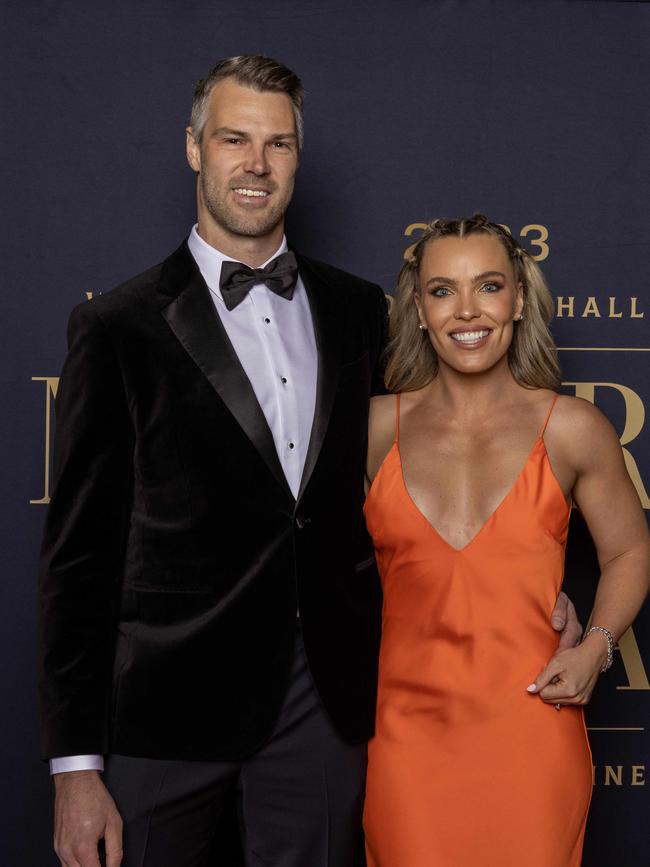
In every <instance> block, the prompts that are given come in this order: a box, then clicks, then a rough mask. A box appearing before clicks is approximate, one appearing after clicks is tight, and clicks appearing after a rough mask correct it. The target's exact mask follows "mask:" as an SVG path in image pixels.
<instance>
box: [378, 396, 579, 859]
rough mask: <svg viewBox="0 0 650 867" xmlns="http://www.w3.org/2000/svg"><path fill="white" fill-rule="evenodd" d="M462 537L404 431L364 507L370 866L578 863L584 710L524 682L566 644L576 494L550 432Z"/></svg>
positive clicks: (540, 439) (540, 434) (396, 431)
mask: <svg viewBox="0 0 650 867" xmlns="http://www.w3.org/2000/svg"><path fill="white" fill-rule="evenodd" d="M555 399H556V398H554V400H553V402H552V404H551V408H550V410H549V412H548V415H547V417H546V420H545V422H544V425H543V426H542V429H541V431H540V432H539V435H538V437H537V439H536V441H535V444H534V445H533V448H532V450H531V452H530V454H529V456H528V459H527V461H526V463H525V465H524V467H523V469H522V470H521V472H520V474H519V476H518V478H517V479H516V481H515V482H514V484H513V486H512V488H511V489H510V491H509V492H508V494H507V495H506V497H505V498H504V499H503V500H502V502H501V503H500V505H499V506H498V508H497V509H496V510H495V511H494V512H493V513H492V515H491V516H490V517H489V518H488V520H487V521H486V522H485V524H484V525H483V526H482V528H481V529H480V530H479V532H478V533H477V534H476V535H475V536H474V538H473V539H471V541H470V542H468V543H467V544H466V545H465V546H464V547H463V548H461V549H456V548H453V547H452V546H451V545H450V544H449V543H448V542H446V541H445V540H444V539H443V538H442V537H441V536H440V535H439V534H438V533H437V532H436V530H435V529H434V527H433V526H432V525H431V524H430V523H429V521H428V520H427V519H426V518H425V517H424V515H423V514H422V512H420V511H419V509H418V508H417V506H416V505H415V503H414V501H413V500H412V499H411V497H410V495H409V493H408V491H407V489H406V486H405V483H404V478H403V474H402V464H401V457H400V451H399V396H398V397H397V401H396V404H397V413H396V414H397V420H396V430H395V442H394V443H393V445H392V448H391V449H390V451H389V452H388V454H387V456H386V458H385V460H384V462H383V464H382V465H381V467H380V469H379V472H378V473H377V476H376V478H375V480H374V481H373V484H372V486H371V488H370V491H369V493H368V497H367V499H366V504H365V508H364V511H365V515H366V521H367V525H368V529H369V531H370V534H371V536H372V538H373V540H374V544H375V549H376V553H377V562H378V564H379V571H380V575H381V580H382V585H383V591H384V610H383V626H382V629H383V632H382V642H381V653H380V662H379V695H378V704H377V725H376V734H375V737H374V738H373V739H372V740H371V741H370V744H369V750H368V753H369V755H368V780H367V790H366V803H365V812H364V827H365V832H366V852H367V857H368V867H578V865H579V864H580V860H581V852H582V843H583V837H584V829H585V822H586V818H587V811H588V808H589V801H590V797H591V788H592V770H591V753H590V750H589V744H588V741H587V735H586V730H585V725H584V718H583V713H582V710H581V709H580V708H577V707H573V708H572V707H563V708H562V709H561V710H560V711H558V710H556V708H555V707H554V706H553V705H548V704H544V702H543V701H542V700H541V699H540V698H539V696H535V695H531V694H529V693H528V692H526V687H527V686H528V684H530V683H532V681H533V680H534V679H535V677H537V675H538V674H539V672H540V671H541V670H542V668H543V667H544V666H545V664H546V662H547V661H548V659H549V657H550V656H551V655H552V654H553V652H554V651H555V649H556V647H557V642H558V636H557V633H556V632H554V630H553V629H552V627H551V624H550V615H551V612H552V610H553V607H554V605H555V600H556V597H557V594H558V592H559V590H560V587H561V584H562V576H563V569H564V549H565V544H566V537H567V528H568V523H569V514H570V507H569V506H568V505H567V502H566V499H565V496H564V494H563V492H562V489H561V488H560V485H559V483H558V481H557V479H556V478H555V476H554V474H553V471H552V469H551V466H550V464H549V461H548V457H547V454H546V449H545V446H544V438H543V435H544V431H545V429H546V424H547V422H548V418H549V416H550V414H551V411H552V409H553V406H554V404H555Z"/></svg>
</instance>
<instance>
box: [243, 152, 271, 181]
mask: <svg viewBox="0 0 650 867" xmlns="http://www.w3.org/2000/svg"><path fill="white" fill-rule="evenodd" d="M243 168H244V170H245V171H247V172H251V174H253V175H265V174H267V173H268V171H269V162H268V159H267V154H266V148H265V147H264V145H259V146H256V145H251V147H250V149H249V151H248V153H247V154H246V159H245V161H244V166H243Z"/></svg>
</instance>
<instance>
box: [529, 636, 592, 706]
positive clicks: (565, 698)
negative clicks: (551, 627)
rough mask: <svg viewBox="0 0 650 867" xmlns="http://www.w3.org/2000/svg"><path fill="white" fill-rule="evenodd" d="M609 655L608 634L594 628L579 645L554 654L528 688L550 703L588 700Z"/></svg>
mask: <svg viewBox="0 0 650 867" xmlns="http://www.w3.org/2000/svg"><path fill="white" fill-rule="evenodd" d="M606 659H607V642H606V640H605V638H604V636H603V635H601V634H600V633H598V632H592V633H591V634H590V635H589V636H587V638H585V640H584V641H583V642H582V644H579V645H578V646H577V647H572V648H570V649H567V650H559V651H558V652H557V653H556V654H554V656H552V657H551V659H550V660H549V663H548V665H547V666H546V668H545V669H544V670H543V671H542V672H541V673H540V674H539V675H538V677H537V678H536V679H535V682H534V683H531V685H530V686H529V687H528V692H530V693H535V694H537V695H539V697H540V698H541V699H542V701H545V702H547V703H548V704H559V705H564V704H567V705H583V704H587V702H588V701H589V699H590V698H591V693H592V692H593V690H594V686H595V685H596V681H597V680H598V675H599V674H600V671H601V669H602V667H603V665H604V664H605V661H606Z"/></svg>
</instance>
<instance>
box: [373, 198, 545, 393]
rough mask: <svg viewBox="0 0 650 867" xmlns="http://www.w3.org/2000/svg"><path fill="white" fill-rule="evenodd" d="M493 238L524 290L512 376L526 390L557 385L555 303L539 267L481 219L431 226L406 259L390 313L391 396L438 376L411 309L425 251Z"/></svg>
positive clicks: (388, 368) (514, 340)
mask: <svg viewBox="0 0 650 867" xmlns="http://www.w3.org/2000/svg"><path fill="white" fill-rule="evenodd" d="M479 233H481V234H485V235H492V236H493V237H495V238H496V239H497V240H498V241H499V243H500V244H501V245H502V247H503V248H504V249H505V251H506V253H507V254H508V257H509V259H510V260H511V262H512V267H513V270H514V276H515V283H516V284H518V283H521V285H522V286H523V299H524V308H523V317H522V319H521V321H519V320H518V321H517V322H516V323H515V325H514V332H513V337H512V343H511V344H510V347H509V349H508V363H509V366H510V371H511V373H512V375H513V376H514V378H515V379H516V380H517V382H518V383H519V384H520V385H523V386H525V387H527V388H550V389H553V390H556V389H557V388H558V386H559V384H560V366H559V363H558V358H557V349H556V347H555V344H554V342H553V338H552V337H551V333H550V331H549V328H548V324H549V322H550V321H551V319H552V317H553V299H552V297H551V293H550V291H549V288H548V286H547V284H546V281H545V279H544V275H543V274H542V272H541V270H540V267H539V265H538V264H537V262H535V260H534V259H533V258H531V256H530V255H529V254H528V253H527V252H526V251H525V250H524V249H523V247H522V246H521V245H520V244H519V243H518V242H517V241H516V240H515V239H514V238H513V237H512V235H511V234H510V232H509V231H508V230H507V229H506V228H505V227H504V226H501V225H499V224H498V223H492V222H491V221H490V220H488V218H487V217H486V216H484V215H483V214H474V216H472V217H468V218H463V219H461V220H434V221H433V222H432V223H429V226H428V227H427V229H426V230H425V232H424V233H423V234H422V235H421V237H420V238H418V240H417V242H416V243H415V244H413V245H411V247H409V248H408V249H407V251H406V253H405V256H404V264H403V265H402V268H401V271H400V273H399V279H398V282H397V292H396V295H395V298H394V301H393V304H392V307H391V315H390V331H389V343H388V349H387V365H386V376H385V382H386V387H387V388H388V390H389V391H392V392H398V391H415V390H416V389H418V388H423V387H424V386H425V385H428V383H430V382H431V380H432V379H433V378H434V377H435V376H436V374H437V372H438V356H437V355H436V352H435V350H434V348H433V346H432V345H431V341H430V340H429V338H428V335H427V332H426V331H423V330H421V329H420V327H419V325H420V320H419V317H418V312H417V308H416V306H415V300H414V298H415V295H416V294H417V293H419V287H418V275H419V271H420V263H421V262H422V257H423V255H424V250H425V248H426V247H427V245H428V244H430V243H431V242H432V241H435V240H437V239H438V238H444V237H448V236H453V237H457V238H465V237H467V236H468V235H474V234H479Z"/></svg>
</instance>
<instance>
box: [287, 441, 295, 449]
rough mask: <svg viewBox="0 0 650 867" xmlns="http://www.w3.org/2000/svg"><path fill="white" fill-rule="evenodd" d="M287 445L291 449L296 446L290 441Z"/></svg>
mask: <svg viewBox="0 0 650 867" xmlns="http://www.w3.org/2000/svg"><path fill="white" fill-rule="evenodd" d="M287 445H288V446H289V448H290V449H292V448H294V445H295V444H294V443H291V442H290V443H287Z"/></svg>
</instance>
